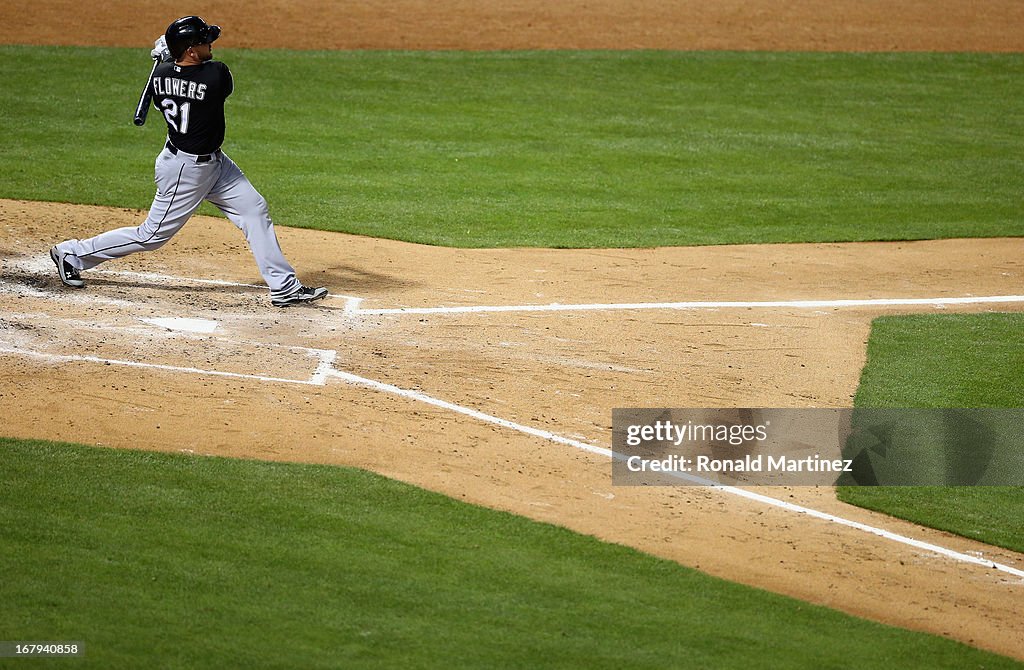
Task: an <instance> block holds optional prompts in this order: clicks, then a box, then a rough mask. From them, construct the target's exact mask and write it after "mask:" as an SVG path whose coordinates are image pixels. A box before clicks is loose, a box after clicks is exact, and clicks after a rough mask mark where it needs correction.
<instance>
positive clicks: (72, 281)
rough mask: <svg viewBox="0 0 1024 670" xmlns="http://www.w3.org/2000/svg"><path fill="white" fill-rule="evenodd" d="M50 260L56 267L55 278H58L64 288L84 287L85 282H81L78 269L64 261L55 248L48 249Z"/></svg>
mask: <svg viewBox="0 0 1024 670" xmlns="http://www.w3.org/2000/svg"><path fill="white" fill-rule="evenodd" d="M50 259H51V260H52V261H53V264H54V265H56V266H57V276H58V277H60V280H61V281H62V282H64V285H65V286H74V287H75V288H82V287H83V286H85V282H84V281H82V275H80V274H79V273H78V268H76V267H75V266H73V265H71V263H68V262H67V261H66V260H64V256H63V255H62V254H61V253H60V252H59V251H57V247H54V248H52V249H50Z"/></svg>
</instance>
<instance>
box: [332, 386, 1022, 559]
mask: <svg viewBox="0 0 1024 670" xmlns="http://www.w3.org/2000/svg"><path fill="white" fill-rule="evenodd" d="M327 374H328V375H329V376H332V377H337V378H339V379H342V380H344V381H347V382H349V383H352V384H357V385H359V386H365V387H368V388H371V389H374V390H377V391H383V392H385V393H390V394H392V395H397V396H400V397H402V398H407V399H410V400H416V401H419V402H422V403H426V404H428V405H433V406H434V407H440V408H442V409H447V410H450V411H452V412H457V413H459V414H463V415H465V416H469V417H472V418H474V419H477V420H479V421H484V422H487V423H491V424H494V425H497V426H502V427H504V428H509V429H512V430H515V431H518V432H520V433H525V434H527V435H532V436H534V437H539V438H542V439H545V440H548V441H550V442H555V443H557V444H564V445H567V446H570V447H573V448H576V449H580V450H582V451H586V452H589V453H592V454H598V455H600V456H607V457H608V458H612V459H615V458H619V459H621V458H624V456H622V455H619V454H615V453H614V452H613V451H612V450H610V449H606V448H604V447H598V446H595V445H592V444H588V443H586V442H581V441H579V440H573V439H570V438H567V437H562V436H561V435H557V434H555V433H551V432H549V431H546V430H540V429H538V428H533V427H531V426H525V425H523V424H520V423H515V422H514V421H509V420H507V419H502V418H500V417H497V416H494V415H492V414H486V413H484V412H480V411H478V410H475V409H470V408H468V407H463V406H462V405H456V404H455V403H451V402H448V401H446V400H440V399H438V398H434V397H432V396H429V395H426V394H425V393H420V392H419V391H413V390H409V389H403V388H401V387H398V386H394V385H392V384H386V383H384V382H379V381H376V380H373V379H368V378H366V377H360V376H359V375H354V374H352V373H349V372H342V371H339V370H330V371H329V372H328V373H327ZM676 474H677V476H678V477H679V478H680V479H686V480H688V481H691V482H693V483H696V484H702V485H705V486H709V487H711V488H714V489H717V490H719V491H722V492H723V493H728V494H730V495H734V496H739V497H741V498H746V499H748V500H753V501H755V502H760V503H763V504H765V505H771V506H773V507H779V508H781V509H785V510H788V511H790V512H796V513H799V514H806V515H808V516H810V517H814V518H816V519H821V520H823V521H830V522H832V523H836V524H839V525H841V526H846V527H848V528H853V529H856V530H860V531H864V532H866V533H871V534H872V535H877V536H879V537H882V538H885V539H887V540H892V541H894V542H899V543H901V544H905V545H908V546H911V547H914V548H917V549H922V550H925V551H930V552H932V553H935V554H938V555H940V556H945V557H946V558H951V559H953V560H956V561H960V562H963V563H972V564H974V565H981V566H984V567H986V568H994V569H996V570H1000V571H1002V572H1006V573H1008V574H1011V575H1014V576H1016V577H1021V578H1024V570H1020V569H1017V568H1014V567H1011V566H1009V565H1004V564H1002V563H996V562H995V561H990V560H986V559H984V558H980V557H978V556H971V555H970V554H964V553H961V552H959V551H954V550H952V549H947V548H945V547H940V546H939V545H936V544H931V543H930V542H923V541H921V540H915V539H913V538H911V537H907V536H905V535H900V534H898V533H893V532H891V531H887V530H884V529H881V528H875V527H874V526H869V525H867V524H864V523H860V522H859V521H851V520H849V519H844V518H843V517H839V516H835V515H833V514H828V513H826V512H819V511H818V510H815V509H811V508H809V507H803V506H801V505H795V504H793V503H789V502H786V501H784V500H778V499H776V498H771V497H769V496H766V495H762V494H760V493H754V492H752V491H747V490H746V489H741V488H738V487H735V486H727V485H725V484H719V483H718V482H713V481H711V480H708V479H704V478H702V477H696V476H694V475H687V474H685V473H676Z"/></svg>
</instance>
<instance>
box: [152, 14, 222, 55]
mask: <svg viewBox="0 0 1024 670" xmlns="http://www.w3.org/2000/svg"><path fill="white" fill-rule="evenodd" d="M218 37H220V26H211V25H208V24H207V23H206V21H203V20H202V19H201V18H199V17H198V16H183V17H182V18H180V19H178V20H177V21H175V22H174V23H172V24H171V25H169V26H167V32H165V33H164V38H166V40H167V48H168V49H170V51H171V56H173V57H174V60H179V59H180V58H181V56H182V55H183V54H184V53H185V50H186V49H188V48H189V47H190V46H193V45H196V44H207V43H209V42H212V41H214V40H215V39H217V38H218Z"/></svg>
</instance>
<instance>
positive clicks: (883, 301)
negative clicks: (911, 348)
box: [352, 295, 1024, 316]
mask: <svg viewBox="0 0 1024 670" xmlns="http://www.w3.org/2000/svg"><path fill="white" fill-rule="evenodd" d="M1007 303H1024V295H992V296H962V297H943V298H866V299H846V300H724V301H690V302H625V303H584V304H568V305H566V304H561V303H551V304H548V305H464V306H457V307H392V308H386V309H359V308H358V307H357V308H355V309H353V310H352V311H353V312H354V313H356V314H360V315H375V316H381V315H388V314H409V315H414V314H415V315H425V314H484V313H501V312H611V311H635V310H649V309H664V310H699V309H844V308H847V309H848V308H864V307H913V306H926V307H935V308H939V309H941V308H943V307H946V306H954V305H986V304H1007Z"/></svg>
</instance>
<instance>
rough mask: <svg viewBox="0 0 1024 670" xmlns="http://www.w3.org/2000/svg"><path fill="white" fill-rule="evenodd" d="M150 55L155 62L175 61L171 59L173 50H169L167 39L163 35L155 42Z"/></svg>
mask: <svg viewBox="0 0 1024 670" xmlns="http://www.w3.org/2000/svg"><path fill="white" fill-rule="evenodd" d="M149 55H150V56H152V57H153V60H158V61H162V62H164V63H170V62H171V61H172V60H174V58H172V57H171V50H170V49H168V48H167V38H166V37H164V36H163V35H161V36H160V38H159V39H158V40H156V41H155V42H153V50H152V51H150V52H149Z"/></svg>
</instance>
